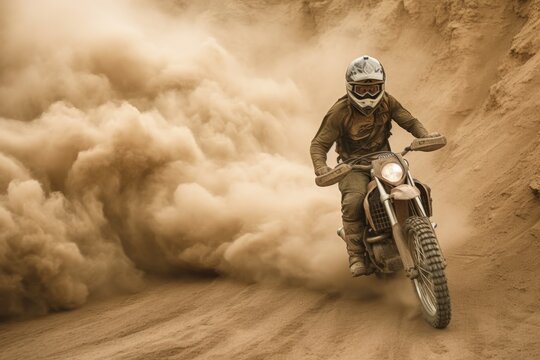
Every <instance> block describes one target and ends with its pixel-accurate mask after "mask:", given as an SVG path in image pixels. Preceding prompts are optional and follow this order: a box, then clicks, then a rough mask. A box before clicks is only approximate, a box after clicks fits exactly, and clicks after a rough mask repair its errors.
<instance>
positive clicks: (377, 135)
mask: <svg viewBox="0 0 540 360" xmlns="http://www.w3.org/2000/svg"><path fill="white" fill-rule="evenodd" d="M345 79H346V88H347V95H344V96H343V97H341V98H340V99H339V100H338V101H337V102H336V103H335V104H334V105H333V106H332V107H331V108H330V110H329V111H328V113H327V114H326V116H325V117H324V119H323V121H322V124H321V126H320V128H319V131H317V134H316V135H315V138H314V139H313V140H312V141H311V148H310V153H311V160H312V161H313V167H314V168H315V174H316V175H317V176H319V175H323V174H326V173H327V172H329V171H330V170H332V169H331V168H330V167H328V165H327V164H326V155H327V153H328V151H329V150H330V148H331V147H332V145H333V144H334V142H335V143H336V152H337V153H338V155H339V156H338V160H347V159H349V158H350V157H352V156H360V155H366V154H369V153H372V152H376V151H386V150H390V144H389V143H388V138H389V137H390V135H391V133H390V129H391V127H392V123H391V121H392V120H394V121H395V122H396V123H397V124H398V125H399V126H401V127H402V128H404V129H405V130H407V131H408V132H410V133H411V134H412V135H414V136H415V137H417V138H422V137H427V136H430V135H431V134H428V132H427V130H426V129H425V128H424V126H423V125H422V124H421V123H420V121H418V120H417V119H416V118H415V117H413V116H412V115H411V113H409V112H408V111H407V110H405V109H404V108H403V106H401V104H400V103H399V102H398V101H397V100H396V99H395V98H394V97H392V96H391V95H390V94H388V93H387V92H385V90H384V83H385V80H386V74H385V72H384V68H383V66H382V65H381V63H380V62H379V61H378V60H377V59H375V58H373V57H371V56H361V57H359V58H357V59H355V60H354V61H353V62H352V63H351V64H350V65H349V67H348V68H347V72H346V74H345ZM434 135H435V134H434ZM369 181H370V176H369V174H368V173H366V172H362V171H352V172H350V173H349V174H347V176H345V178H343V179H342V180H341V181H340V182H339V190H340V191H341V214H342V220H343V229H344V231H345V243H346V245H347V252H348V253H349V270H350V271H351V273H352V275H353V276H360V275H366V273H367V269H366V265H365V263H364V255H363V254H364V252H365V247H364V244H363V242H362V237H363V232H364V222H363V219H364V210H363V206H362V202H363V200H364V197H365V196H366V190H367V185H368V183H369Z"/></svg>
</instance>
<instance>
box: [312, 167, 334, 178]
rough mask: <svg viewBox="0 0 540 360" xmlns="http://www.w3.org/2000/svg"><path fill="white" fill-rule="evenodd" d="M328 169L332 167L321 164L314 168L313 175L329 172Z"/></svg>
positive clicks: (330, 169)
mask: <svg viewBox="0 0 540 360" xmlns="http://www.w3.org/2000/svg"><path fill="white" fill-rule="evenodd" d="M330 171H332V168H331V167H329V166H328V165H325V166H321V167H320V168H318V169H315V175H317V176H321V175H324V174H327V173H329V172H330Z"/></svg>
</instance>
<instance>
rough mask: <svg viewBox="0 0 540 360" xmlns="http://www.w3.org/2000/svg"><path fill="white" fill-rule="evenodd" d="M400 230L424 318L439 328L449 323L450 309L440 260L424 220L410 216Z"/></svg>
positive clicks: (428, 227)
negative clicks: (412, 261)
mask: <svg viewBox="0 0 540 360" xmlns="http://www.w3.org/2000/svg"><path fill="white" fill-rule="evenodd" d="M404 231H405V234H406V236H407V242H408V245H409V249H410V251H411V255H412V258H413V260H414V264H415V265H416V269H417V270H418V276H417V277H416V278H415V279H413V280H412V283H413V287H414V289H415V293H416V296H417V297H418V300H419V301H420V304H421V305H422V313H423V315H424V319H426V321H427V322H428V323H429V324H431V325H432V326H433V327H435V328H438V329H443V328H445V327H446V326H448V324H449V323H450V318H451V307H450V295H449V293H448V285H447V282H446V276H445V274H444V267H445V265H444V258H443V256H442V253H441V250H440V248H439V244H438V241H437V238H436V235H435V232H434V231H433V227H432V226H431V222H430V221H429V219H428V218H424V217H419V216H411V217H409V218H408V219H407V220H406V221H405V226H404Z"/></svg>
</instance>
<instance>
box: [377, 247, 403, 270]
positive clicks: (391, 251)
mask: <svg viewBox="0 0 540 360" xmlns="http://www.w3.org/2000/svg"><path fill="white" fill-rule="evenodd" d="M372 250H373V255H374V256H375V259H376V260H377V262H378V263H379V264H380V265H381V266H382V267H383V268H384V269H385V270H386V271H390V272H393V271H398V270H400V269H402V268H403V263H402V262H401V258H400V256H399V253H398V251H397V249H396V247H395V246H394V245H393V244H390V243H387V242H381V243H376V244H373V245H372Z"/></svg>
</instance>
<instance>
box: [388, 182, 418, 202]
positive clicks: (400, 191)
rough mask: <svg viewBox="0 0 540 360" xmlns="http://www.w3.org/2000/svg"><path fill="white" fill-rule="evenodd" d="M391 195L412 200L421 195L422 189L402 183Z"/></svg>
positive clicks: (395, 197) (399, 198)
mask: <svg viewBox="0 0 540 360" xmlns="http://www.w3.org/2000/svg"><path fill="white" fill-rule="evenodd" d="M390 196H391V197H392V198H393V199H396V200H411V199H414V198H415V197H418V196H420V190H418V189H417V188H416V187H414V186H411V185H409V184H401V185H398V186H396V187H395V188H393V189H392V190H391V191H390Z"/></svg>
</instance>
